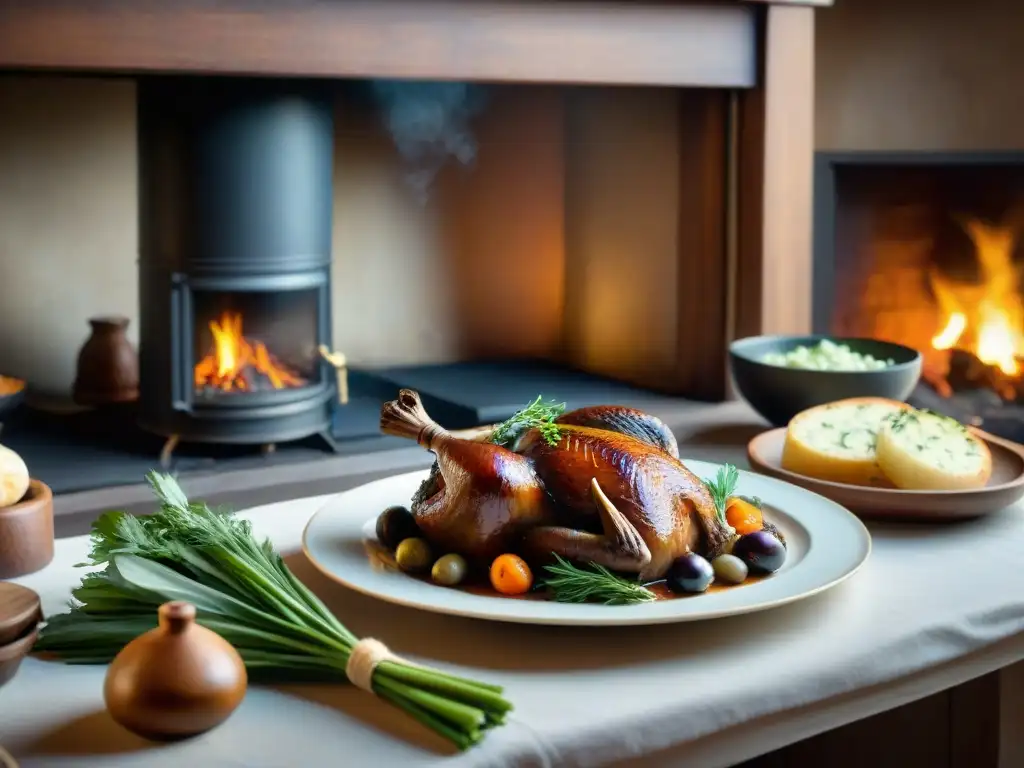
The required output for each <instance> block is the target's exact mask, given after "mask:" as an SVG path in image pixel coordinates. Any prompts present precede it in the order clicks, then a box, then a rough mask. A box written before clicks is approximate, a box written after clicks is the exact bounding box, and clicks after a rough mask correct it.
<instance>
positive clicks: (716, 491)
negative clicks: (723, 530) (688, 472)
mask: <svg viewBox="0 0 1024 768" xmlns="http://www.w3.org/2000/svg"><path fill="white" fill-rule="evenodd" d="M739 481H740V472H739V470H738V469H736V467H734V466H733V465H732V464H723V465H722V466H721V467H719V468H718V474H717V475H716V476H715V479H714V480H705V481H704V485H706V486H707V489H708V492H709V493H710V494H711V500H712V501H713V502H714V504H715V511H716V512H717V513H718V519H719V520H721V521H722V523H724V524H727V522H726V519H725V507H726V505H727V504H728V503H729V497H730V496H732V495H733V494H734V493H735V492H736V484H737V483H739Z"/></svg>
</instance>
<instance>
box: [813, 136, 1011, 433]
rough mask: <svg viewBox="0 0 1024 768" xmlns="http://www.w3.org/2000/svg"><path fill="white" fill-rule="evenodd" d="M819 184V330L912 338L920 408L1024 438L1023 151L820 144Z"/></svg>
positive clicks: (901, 340) (901, 339)
mask: <svg viewBox="0 0 1024 768" xmlns="http://www.w3.org/2000/svg"><path fill="white" fill-rule="evenodd" d="M815 183H816V187H815V199H816V209H815V216H816V218H815V295H814V306H815V313H814V321H815V330H816V331H817V332H821V333H835V334H840V335H849V336H871V337H876V338H880V339H885V340H888V341H894V342H898V343H902V344H906V345H908V346H911V347H915V348H916V349H918V350H920V351H921V353H922V355H923V359H924V368H923V375H922V382H921V384H920V385H919V386H918V388H917V390H916V391H915V393H914V395H913V396H912V398H911V399H912V401H913V402H915V404H917V405H920V406H923V407H929V408H932V409H934V410H937V411H940V412H944V413H947V414H949V415H951V416H954V417H955V418H958V419H960V420H962V421H965V422H968V423H973V424H975V425H977V426H981V427H983V428H985V429H989V430H990V431H992V432H994V433H997V434H1001V435H1003V436H1004V437H1008V438H1010V439H1014V440H1022V439H1024V282H1022V275H1024V153H1021V154H1010V155H998V156H995V155H987V156H976V155H962V154H953V155H942V154H930V153H929V154H922V155H890V154H887V153H882V154H875V153H870V154H860V153H853V154H850V155H830V154H823V155H821V156H819V158H818V162H817V168H816V178H815Z"/></svg>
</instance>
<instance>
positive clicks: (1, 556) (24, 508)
mask: <svg viewBox="0 0 1024 768" xmlns="http://www.w3.org/2000/svg"><path fill="white" fill-rule="evenodd" d="M51 560H53V492H52V491H51V490H50V488H49V486H48V485H46V483H41V482H39V481H38V480H32V481H30V482H29V486H28V493H26V494H25V497H24V498H23V499H22V500H21V501H19V502H18V503H17V504H12V505H11V506H9V507H0V579H16V578H18V577H19V576H25V575H26V574H29V573H35V572H36V571H38V570H40V569H41V568H45V567H46V566H47V565H49V564H50V561H51Z"/></svg>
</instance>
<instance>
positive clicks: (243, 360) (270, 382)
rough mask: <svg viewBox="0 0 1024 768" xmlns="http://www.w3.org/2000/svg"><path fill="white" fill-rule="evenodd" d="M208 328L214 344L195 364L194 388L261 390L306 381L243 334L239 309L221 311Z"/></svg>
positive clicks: (220, 390) (238, 390)
mask: <svg viewBox="0 0 1024 768" xmlns="http://www.w3.org/2000/svg"><path fill="white" fill-rule="evenodd" d="M209 328H210V333H211V334H212V335H213V346H212V348H211V349H210V351H209V352H208V353H207V354H206V356H205V357H203V359H202V360H200V361H199V362H198V363H197V364H196V366H195V370H194V378H195V386H196V390H197V391H210V390H215V391H219V392H261V391H267V390H273V389H291V388H295V387H302V386H305V385H306V383H307V382H306V380H305V379H304V378H302V377H301V376H299V375H298V374H297V373H295V372H294V371H292V370H290V369H289V368H288V367H287V366H285V365H283V364H282V363H281V362H280V361H278V360H277V359H276V358H275V357H274V356H273V355H272V354H271V353H270V350H268V349H267V346H266V344H264V343H263V342H262V341H256V340H250V339H247V338H246V337H245V335H244V334H243V333H242V313H241V312H223V313H222V314H221V316H220V318H218V319H216V320H211V321H210V324H209Z"/></svg>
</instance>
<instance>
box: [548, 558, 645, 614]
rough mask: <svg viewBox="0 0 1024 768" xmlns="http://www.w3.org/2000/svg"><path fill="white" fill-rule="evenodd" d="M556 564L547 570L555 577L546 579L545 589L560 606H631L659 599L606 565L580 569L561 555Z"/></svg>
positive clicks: (594, 565) (594, 564)
mask: <svg viewBox="0 0 1024 768" xmlns="http://www.w3.org/2000/svg"><path fill="white" fill-rule="evenodd" d="M555 560H557V561H558V563H557V564H556V565H546V566H544V570H546V571H547V572H548V573H550V574H552V575H551V576H548V577H546V578H544V579H543V585H544V587H546V588H547V589H548V590H549V591H550V592H551V596H552V597H554V599H555V601H556V602H559V603H604V604H605V605H629V604H631V603H646V602H649V601H651V600H654V599H655V594H654V593H653V592H651V590H649V589H647V587H645V586H643V585H642V584H638V583H636V582H635V581H629V580H627V579H623V578H622V577H620V576H616V575H615V574H614V573H612V572H611V571H609V570H608V569H607V568H605V567H604V566H603V565H598V564H597V563H590V567H589V568H579V567H577V566H575V565H573V564H572V563H569V562H567V561H566V560H563V559H562V558H561V557H559V556H558V555H555Z"/></svg>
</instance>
